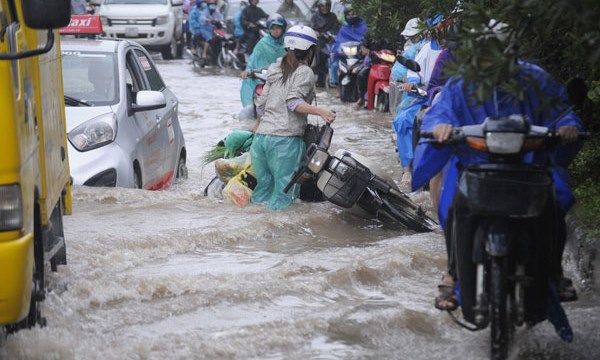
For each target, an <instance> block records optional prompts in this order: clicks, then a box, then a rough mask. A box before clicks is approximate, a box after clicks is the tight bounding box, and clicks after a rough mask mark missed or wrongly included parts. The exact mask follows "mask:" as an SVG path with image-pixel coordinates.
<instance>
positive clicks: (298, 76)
mask: <svg viewBox="0 0 600 360" xmlns="http://www.w3.org/2000/svg"><path fill="white" fill-rule="evenodd" d="M316 45H317V35H316V33H315V31H314V30H313V29H311V28H310V27H308V26H303V25H296V26H292V27H291V28H290V29H289V30H288V32H287V34H286V37H285V47H286V49H287V53H286V54H285V56H284V57H283V58H282V59H281V60H280V61H278V62H277V63H275V64H271V66H269V70H268V77H267V82H266V84H265V88H264V90H263V94H262V95H261V96H260V97H259V98H258V99H257V100H256V106H257V112H258V113H259V119H258V123H257V125H256V127H255V135H254V139H253V140H252V148H251V150H250V155H251V159H252V167H253V169H254V173H255V176H256V181H257V185H256V187H255V188H254V192H253V194H252V202H253V203H265V204H266V205H267V207H268V208H269V209H271V210H283V209H285V208H287V207H288V206H290V205H291V204H292V201H293V199H294V196H295V194H297V193H298V191H295V190H294V191H290V192H288V193H287V194H286V193H284V192H283V189H284V188H285V187H286V185H287V184H288V183H289V182H290V180H291V179H292V176H293V174H294V172H295V171H296V169H298V167H299V166H300V163H301V161H302V158H303V157H304V154H305V152H306V145H305V144H304V139H303V135H304V131H305V128H306V124H307V117H308V115H309V114H311V115H317V116H320V117H321V118H322V119H323V120H324V121H326V122H328V123H331V122H333V121H334V120H335V113H334V112H332V111H330V110H328V109H326V108H323V107H318V106H313V105H311V102H312V101H313V100H314V98H315V76H314V73H313V71H312V69H311V68H310V65H311V64H312V61H313V59H314V57H315V55H316V51H318V49H317V46H316Z"/></svg>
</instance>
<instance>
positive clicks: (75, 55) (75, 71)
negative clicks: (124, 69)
mask: <svg viewBox="0 0 600 360" xmlns="http://www.w3.org/2000/svg"><path fill="white" fill-rule="evenodd" d="M62 65H63V86H64V89H65V96H68V97H70V98H73V99H76V100H83V101H85V102H87V103H89V104H91V105H96V106H101V105H112V104H116V103H117V102H118V95H119V94H118V87H117V80H118V75H117V67H116V58H115V56H114V54H110V53H98V52H84V51H67V50H63V51H62ZM67 106H69V105H68V104H67Z"/></svg>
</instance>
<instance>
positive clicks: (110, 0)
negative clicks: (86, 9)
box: [104, 0, 169, 5]
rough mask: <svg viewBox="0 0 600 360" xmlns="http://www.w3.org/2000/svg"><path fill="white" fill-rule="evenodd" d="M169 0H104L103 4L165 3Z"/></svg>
mask: <svg viewBox="0 0 600 360" xmlns="http://www.w3.org/2000/svg"><path fill="white" fill-rule="evenodd" d="M167 1H169V0H104V4H105V5H110V4H159V5H166V4H167Z"/></svg>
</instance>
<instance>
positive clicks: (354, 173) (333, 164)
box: [284, 124, 438, 232]
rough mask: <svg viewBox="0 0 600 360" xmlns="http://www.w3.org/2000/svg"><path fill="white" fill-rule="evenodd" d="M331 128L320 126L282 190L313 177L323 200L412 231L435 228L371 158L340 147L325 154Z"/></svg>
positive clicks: (358, 214) (433, 222) (285, 190)
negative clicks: (302, 158)
mask: <svg viewBox="0 0 600 360" xmlns="http://www.w3.org/2000/svg"><path fill="white" fill-rule="evenodd" d="M332 136H333V129H332V128H331V126H330V125H329V124H326V125H324V126H322V127H321V129H320V131H319V136H318V139H317V141H315V142H314V143H312V144H311V145H310V146H309V148H308V150H307V154H306V157H305V159H304V161H303V162H302V164H301V165H300V167H299V169H298V170H297V171H296V172H295V173H294V175H293V176H292V179H291V180H290V182H289V183H288V185H287V186H286V188H285V189H284V192H286V193H287V192H288V191H289V190H290V189H291V188H292V187H293V186H294V185H295V184H303V183H305V182H309V181H311V180H316V184H317V188H318V189H319V190H320V191H321V192H322V194H323V197H324V199H325V200H328V201H330V202H332V203H333V204H335V205H338V206H340V207H342V208H346V209H350V210H351V212H352V213H354V214H355V215H357V216H360V217H363V218H382V217H383V218H387V219H390V220H392V221H394V222H396V223H397V224H399V225H401V226H402V227H404V228H407V229H409V230H413V231H416V232H428V231H433V230H434V229H436V228H437V227H438V226H437V223H436V222H435V221H434V220H433V219H431V218H430V217H429V216H427V215H426V214H425V212H424V211H423V210H422V209H421V208H420V207H419V206H418V205H416V204H415V203H414V202H413V201H412V200H411V199H410V198H409V197H408V196H407V195H406V194H404V193H402V192H401V191H400V190H399V189H398V187H397V186H396V184H395V183H394V182H393V181H392V180H391V179H389V178H388V177H387V176H386V175H385V174H384V173H383V172H382V171H381V170H380V169H379V168H378V167H377V165H376V164H374V163H373V162H372V161H369V160H368V159H367V158H365V157H362V156H360V155H359V154H356V153H352V152H350V151H348V150H343V149H340V150H338V151H337V152H336V153H335V154H334V155H331V154H329V151H328V150H329V146H330V144H331V139H332Z"/></svg>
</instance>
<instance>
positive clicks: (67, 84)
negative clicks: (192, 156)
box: [61, 39, 187, 190]
mask: <svg viewBox="0 0 600 360" xmlns="http://www.w3.org/2000/svg"><path fill="white" fill-rule="evenodd" d="M61 52H62V64H63V85H64V91H65V107H66V115H67V133H68V139H69V144H68V153H69V166H70V169H71V177H72V178H73V184H75V185H89V186H119V187H129V188H143V189H149V190H159V189H163V188H165V187H167V186H168V185H169V184H171V183H172V181H173V179H174V178H186V177H187V167H186V165H185V164H186V148H185V141H184V138H183V133H182V131H181V127H180V125H179V119H178V105H179V101H178V100H177V97H176V96H175V94H173V92H171V90H169V88H168V87H167V86H166V85H165V83H164V82H163V80H162V78H161V76H160V74H159V73H158V71H157V69H156V66H155V65H154V63H153V61H152V59H151V58H150V55H149V54H148V52H147V51H146V50H145V49H144V48H143V47H142V46H140V45H139V44H137V43H135V42H132V41H127V40H89V39H63V40H61Z"/></svg>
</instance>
